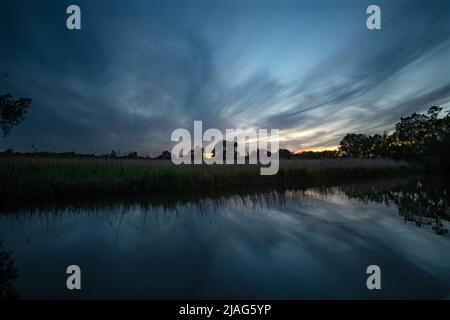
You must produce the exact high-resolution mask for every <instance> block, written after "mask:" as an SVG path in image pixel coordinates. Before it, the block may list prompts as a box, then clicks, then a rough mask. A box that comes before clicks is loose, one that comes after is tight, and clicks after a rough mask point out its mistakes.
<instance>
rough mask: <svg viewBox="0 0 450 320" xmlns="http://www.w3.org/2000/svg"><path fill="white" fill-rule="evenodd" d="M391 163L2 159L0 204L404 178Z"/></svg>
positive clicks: (400, 166) (405, 169)
mask: <svg viewBox="0 0 450 320" xmlns="http://www.w3.org/2000/svg"><path fill="white" fill-rule="evenodd" d="M413 171H414V168H412V167H411V166H408V165H407V164H405V163H398V162H394V161H389V160H351V159H337V160H294V161H284V162H281V164H280V170H279V172H278V174H277V175H275V176H261V175H260V171H259V167H258V166H254V165H211V166H209V165H181V166H175V165H172V164H171V162H170V161H150V160H112V159H111V160H109V159H42V158H0V200H1V201H2V202H11V201H21V200H32V199H34V200H36V199H37V200H52V199H60V198H87V197H99V196H111V195H135V194H148V193H153V192H160V191H170V192H183V191H187V190H190V191H192V190H216V189H221V188H222V189H223V188H225V189H230V188H233V187H252V186H254V187H257V186H271V185H273V186H280V185H283V186H287V185H289V186H309V185H320V184H322V183H326V184H328V185H329V184H330V183H335V184H340V183H345V182H364V181H367V180H374V179H378V178H387V177H396V176H402V175H407V174H409V173H411V172H413Z"/></svg>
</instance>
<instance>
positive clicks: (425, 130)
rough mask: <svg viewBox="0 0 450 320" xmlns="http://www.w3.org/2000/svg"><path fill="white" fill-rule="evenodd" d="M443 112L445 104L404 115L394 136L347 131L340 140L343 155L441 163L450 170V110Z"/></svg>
mask: <svg viewBox="0 0 450 320" xmlns="http://www.w3.org/2000/svg"><path fill="white" fill-rule="evenodd" d="M441 112H442V108H441V107H437V106H433V107H430V108H429V109H428V111H427V112H426V113H425V114H420V113H413V114H412V115H410V116H409V117H405V118H401V119H400V122H399V123H397V124H396V126H395V131H394V132H393V133H392V134H391V135H388V134H387V133H384V134H383V135H378V134H376V135H374V136H369V135H365V134H354V133H350V134H347V135H346V136H345V137H344V138H343V139H342V141H341V143H340V146H339V154H340V155H341V156H349V157H369V158H373V157H390V158H393V159H405V160H418V161H421V162H424V163H439V164H440V165H441V166H442V167H444V168H446V169H449V171H450V164H449V160H450V113H447V114H446V115H445V116H444V117H440V114H441Z"/></svg>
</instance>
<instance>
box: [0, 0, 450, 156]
mask: <svg viewBox="0 0 450 320" xmlns="http://www.w3.org/2000/svg"><path fill="white" fill-rule="evenodd" d="M70 4H77V5H79V6H80V8H81V15H82V19H81V20H82V21H81V22H82V29H81V30H78V31H69V30H67V28H66V18H67V14H66V8H67V6H68V5H70ZM370 4H377V5H379V6H380V7H381V15H382V29H381V30H368V29H367V28H366V18H367V17H368V15H367V14H366V8H367V6H368V5H370ZM0 49H1V50H0V93H12V94H14V95H15V96H24V97H29V98H32V99H33V104H32V106H31V108H30V112H29V114H28V116H27V118H26V120H25V122H24V123H22V124H21V125H20V126H19V127H17V128H15V129H13V131H12V133H11V135H10V136H9V137H8V138H6V139H4V138H1V139H0V149H4V148H13V149H18V150H31V146H34V147H35V148H37V149H39V150H51V151H68V150H76V151H79V152H97V153H103V152H110V151H111V150H112V149H115V150H119V151H121V152H128V151H131V150H136V151H139V152H149V153H150V155H157V154H159V153H160V151H162V150H164V149H170V147H171V145H172V143H171V142H170V135H171V132H172V131H173V130H174V129H176V128H180V127H183V128H188V129H190V130H192V128H193V121H194V120H202V121H203V126H204V128H205V129H206V128H219V129H225V128H244V129H245V128H275V129H280V132H281V146H282V147H287V148H290V149H292V150H321V149H324V148H333V147H334V146H336V145H337V144H338V143H339V141H340V139H342V137H343V136H344V135H345V134H346V133H348V132H363V133H377V132H383V131H385V130H391V129H392V128H393V126H394V124H395V123H396V122H397V121H398V120H399V118H400V117H401V116H404V115H408V114H410V113H412V112H421V111H424V110H425V109H427V107H428V106H431V105H443V106H445V107H448V106H449V105H450V2H449V1H448V0H443V1H439V0H435V1H430V0H426V1H414V0H408V1H401V0H396V1H392V0H389V1H379V0H377V1H372V0H371V1H365V0H354V1H352V0H346V1H344V0H342V1H339V0H335V1H331V0H330V1H322V0H315V1H301V0H297V1H283V0H277V1H275V0H272V1H266V0H252V1H250V0H240V1H234V0H226V1H225V0H208V1H206V0H192V1H171V0H164V1H151V0H146V1H138V0H131V1H124V0H123V1H114V0H108V1H106V0H104V1H102V0H86V1H82V0H71V1H63V0H55V1H47V0H41V1H22V0H14V1H10V0H2V1H1V2H0Z"/></svg>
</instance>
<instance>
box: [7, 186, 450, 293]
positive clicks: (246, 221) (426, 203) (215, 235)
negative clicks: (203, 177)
mask: <svg viewBox="0 0 450 320" xmlns="http://www.w3.org/2000/svg"><path fill="white" fill-rule="evenodd" d="M386 185H387V186H386ZM5 211H8V212H3V213H2V214H0V241H2V242H3V250H4V251H5V250H8V251H11V252H12V255H11V257H10V259H9V261H12V262H13V263H14V265H15V267H16V268H17V275H18V277H17V279H16V280H15V281H14V288H15V289H16V290H17V291H18V292H19V294H20V298H24V299H26V298H44V299H47V298H63V299H66V298H69V299H70V298H101V299H103V298H105V299H107V298H152V299H153V298H156V299H164V298H272V299H275V298H277V299H278V298H294V299H298V298H449V297H450V253H449V252H450V238H449V236H448V233H445V231H446V229H448V228H449V226H448V222H447V220H448V219H447V217H448V216H449V209H448V193H447V192H446V190H445V189H436V188H433V189H430V190H428V191H427V190H425V189H424V187H422V186H421V185H420V184H414V186H413V187H411V186H408V187H405V186H401V187H398V186H396V185H389V184H384V185H383V188H380V186H379V185H378V186H372V185H369V186H350V187H342V188H331V189H321V190H319V189H307V190H298V191H292V190H287V191H281V192H266V193H253V194H242V195H228V196H224V197H217V196H215V197H211V198H208V197H207V198H204V199H197V200H192V201H190V200H185V201H178V202H175V201H174V202H171V201H168V202H167V201H166V202H158V201H150V202H146V203H142V202H137V201H136V202H134V201H131V202H120V201H113V202H110V203H107V204H105V203H101V204H97V205H95V204H94V205H91V204H90V205H86V206H83V205H75V206H68V207H66V208H65V207H54V208H52V209H38V210H29V209H22V210H16V211H13V212H11V210H5ZM446 219H447V220H446ZM71 264H77V265H79V266H80V267H81V270H82V290H81V291H78V292H74V291H69V290H67V289H66V287H65V283H66V273H65V270H66V267H67V266H68V265H71ZM372 264H376V265H379V266H380V267H381V286H382V289H381V290H378V291H369V290H368V289H367V288H366V279H367V276H368V275H367V274H366V268H367V266H369V265H372Z"/></svg>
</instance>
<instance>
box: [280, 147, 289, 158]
mask: <svg viewBox="0 0 450 320" xmlns="http://www.w3.org/2000/svg"><path fill="white" fill-rule="evenodd" d="M279 156H280V158H281V159H291V156H292V153H291V152H290V151H289V150H288V149H280V150H279Z"/></svg>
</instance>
